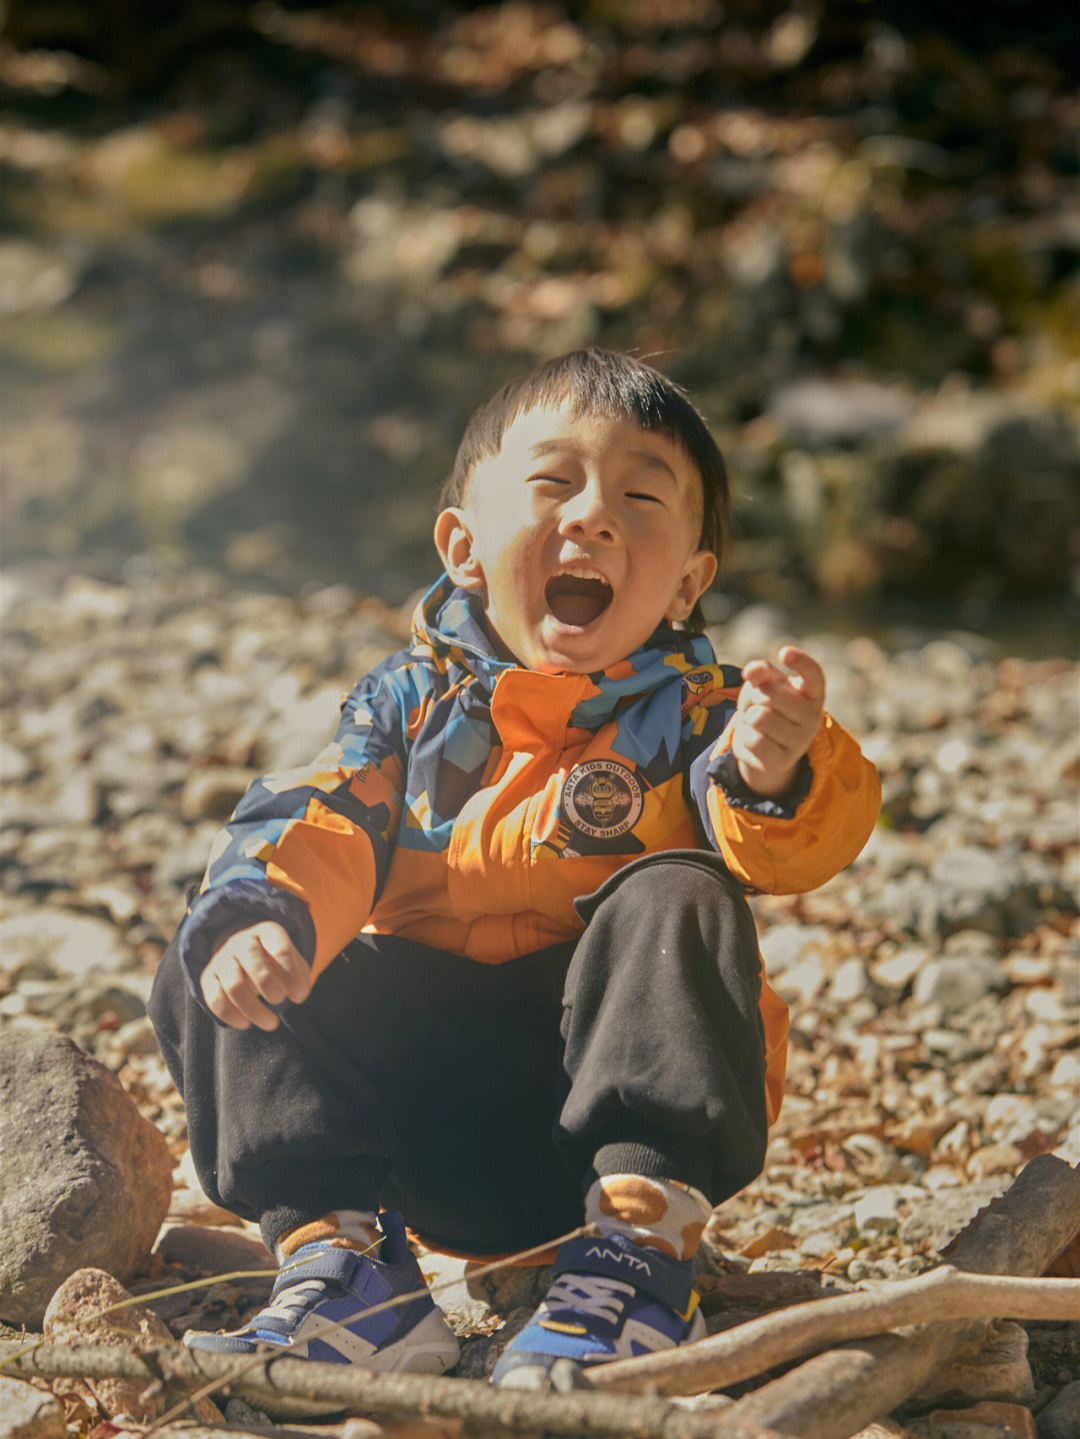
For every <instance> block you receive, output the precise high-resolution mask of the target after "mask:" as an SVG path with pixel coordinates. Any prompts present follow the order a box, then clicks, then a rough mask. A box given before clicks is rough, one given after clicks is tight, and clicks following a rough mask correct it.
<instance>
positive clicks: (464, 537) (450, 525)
mask: <svg viewBox="0 0 1080 1439" xmlns="http://www.w3.org/2000/svg"><path fill="white" fill-rule="evenodd" d="M435 548H436V549H437V550H438V552H439V558H440V559H441V560H442V562H443V568H444V569H445V570H446V573H447V574H448V575H449V576H450V578H451V579H452V580H453V582H454V584H455V585H457V586H458V587H459V588H460V589H463V590H478V589H481V588H482V587H483V584H484V571H483V568H482V566H481V564H480V557H479V556H478V555H477V554H476V552H475V550H474V547H473V535H472V530H471V529H470V528H469V522H468V520H467V519H466V517H465V511H464V510H459V509H448V510H443V511H441V513H440V514H439V517H438V519H437V520H436V521H435Z"/></svg>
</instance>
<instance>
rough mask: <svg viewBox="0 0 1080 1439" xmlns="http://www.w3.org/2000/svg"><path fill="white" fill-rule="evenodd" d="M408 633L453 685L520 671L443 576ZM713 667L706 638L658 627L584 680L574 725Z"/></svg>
mask: <svg viewBox="0 0 1080 1439" xmlns="http://www.w3.org/2000/svg"><path fill="white" fill-rule="evenodd" d="M412 634H413V638H412V650H413V652H414V653H415V654H417V656H418V657H424V658H427V659H429V660H430V661H431V662H433V663H434V665H435V666H436V668H437V669H439V670H440V671H442V672H444V673H446V674H447V675H448V677H449V678H450V679H451V681H452V682H458V683H460V682H463V681H464V680H466V679H467V678H468V677H469V676H472V677H474V678H475V679H477V680H479V681H480V682H481V683H482V684H483V685H484V687H485V688H487V689H489V690H491V689H494V687H495V684H496V683H497V681H498V680H499V679H500V678H501V677H502V676H503V675H506V674H509V673H511V672H513V671H519V672H520V671H521V669H522V667H521V666H520V665H519V664H518V662H517V660H515V659H514V657H513V656H512V655H510V654H509V653H508V652H507V651H506V650H505V649H503V648H502V647H501V646H500V645H498V644H497V643H496V641H495V640H494V638H493V636H492V634H491V632H490V630H489V629H488V627H487V624H486V622H485V619H484V611H483V607H482V605H481V603H480V599H479V596H478V595H476V594H474V593H473V592H471V591H469V590H462V589H457V588H455V586H454V584H453V582H452V581H451V580H450V578H449V577H448V576H447V575H445V574H444V575H442V576H441V577H440V578H439V579H438V580H437V581H436V583H435V584H434V585H432V587H431V589H430V590H428V592H427V594H426V595H424V596H423V598H422V599H421V601H420V603H419V604H418V605H417V607H416V610H415V613H414V614H413V620H412ZM715 663H716V656H715V654H714V652H713V648H712V645H711V644H710V643H709V641H708V640H707V639H706V638H705V636H704V635H691V634H687V633H685V631H681V630H675V629H672V627H671V626H670V625H669V624H666V623H663V624H660V625H658V626H657V628H656V629H655V630H654V631H653V633H652V634H651V635H650V636H649V638H648V639H647V640H646V641H645V643H644V645H642V647H641V648H640V649H638V650H635V651H634V653H633V654H631V655H628V656H627V657H626V658H625V659H624V660H621V661H620V662H619V663H618V664H617V665H613V666H612V668H611V669H609V670H600V671H598V672H597V673H595V674H590V675H589V676H588V679H589V681H590V693H589V694H588V695H586V697H585V698H584V699H582V700H581V701H580V702H579V703H578V704H577V705H576V706H575V709H574V712H573V720H572V722H573V723H574V724H576V725H580V727H581V728H584V729H592V728H595V726H596V725H598V724H601V723H603V722H604V721H605V720H606V719H607V718H609V717H610V715H611V713H612V712H613V711H614V709H615V707H616V706H617V705H618V704H619V703H620V702H621V701H624V700H626V699H630V698H634V697H637V696H639V695H642V694H648V693H650V692H651V691H653V690H656V689H659V688H660V687H661V686H662V685H666V684H668V683H669V682H670V681H671V679H672V677H673V675H681V674H686V673H688V672H690V671H691V670H694V669H697V668H699V667H700V666H702V665H710V664H715ZM552 678H553V679H555V680H557V679H558V678H560V677H559V676H552ZM564 678H565V679H566V681H567V683H568V684H572V685H574V686H575V687H576V686H578V685H580V683H581V679H582V676H581V675H577V674H567V675H566V676H565V677H564Z"/></svg>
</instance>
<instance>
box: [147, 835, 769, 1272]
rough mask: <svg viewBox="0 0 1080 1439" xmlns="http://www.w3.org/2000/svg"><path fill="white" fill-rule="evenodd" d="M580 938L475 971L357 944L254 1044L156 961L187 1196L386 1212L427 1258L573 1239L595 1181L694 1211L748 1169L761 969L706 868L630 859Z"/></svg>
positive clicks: (590, 900) (402, 942) (728, 891)
mask: <svg viewBox="0 0 1080 1439" xmlns="http://www.w3.org/2000/svg"><path fill="white" fill-rule="evenodd" d="M578 909H579V912H580V914H581V916H582V918H583V919H584V921H585V930H584V933H583V934H582V935H581V936H580V937H579V938H578V939H577V940H573V941H569V942H567V943H565V944H559V945H555V946H553V947H551V948H548V949H543V950H539V951H537V952H535V953H533V954H527V955H523V956H521V957H520V958H517V959H511V960H508V961H507V962H506V963H504V964H497V965H491V964H478V963H477V962H476V961H474V960H469V959H464V958H462V957H460V956H458V955H455V954H450V953H447V952H445V951H442V950H438V949H433V948H431V947H429V946H427V945H422V944H418V943H415V942H414V941H412V940H406V939H400V938H396V937H394V936H387V935H362V936H360V937H359V938H358V939H356V940H355V941H354V942H353V943H352V944H351V945H349V946H348V948H347V949H345V950H344V951H343V953H342V954H341V955H340V956H339V957H338V958H337V959H336V960H335V961H334V963H333V964H332V965H330V966H329V968H328V969H327V970H325V971H324V973H323V974H321V975H320V976H319V978H318V980H317V981H316V983H315V985H314V987H313V989H312V992H311V994H310V995H309V997H308V998H307V999H306V1000H305V1001H304V1002H303V1004H300V1005H294V1004H291V1003H289V1002H286V1003H284V1004H282V1005H281V1006H279V1008H278V1013H279V1014H280V1017H281V1024H280V1026H279V1027H278V1029H276V1030H274V1031H272V1032H269V1033H268V1032H266V1031H263V1030H259V1029H255V1028H250V1029H246V1030H238V1029H230V1028H227V1027H226V1026H224V1025H222V1024H219V1023H218V1022H217V1021H216V1020H215V1019H213V1018H212V1017H211V1015H210V1014H209V1013H208V1012H207V1011H206V1010H205V1009H204V1008H203V1007H202V1006H201V1005H200V1004H199V1003H198V1002H197V1001H196V1000H195V999H194V997H193V996H192V994H191V991H190V989H189V987H188V985H187V983H186V981H185V977H184V975H183V972H182V970H181V968H180V965H179V962H178V959H177V955H176V949H175V945H173V946H170V948H169V949H168V950H167V951H166V953H165V955H164V957H163V959H162V962H161V966H160V969H159V971H158V975H157V978H156V980H155V984H154V990H153V995H152V997H151V1001H150V1017H151V1019H152V1021H153V1024H154V1028H155V1030H156V1031H157V1035H158V1040H159V1042H160V1044H161V1048H162V1052H163V1054H164V1056H165V1060H166V1063H167V1064H168V1066H169V1071H170V1073H171V1074H172V1076H173V1078H174V1080H175V1081H176V1085H177V1087H178V1089H179V1090H180V1093H181V1094H182V1095H183V1098H184V1102H185V1105H186V1108H187V1116H188V1132H189V1140H190V1145H191V1150H192V1156H193V1159H194V1163H195V1168H196V1171H197V1173H198V1175H199V1179H200V1182H201V1183H202V1186H203V1188H204V1190H205V1191H206V1193H207V1195H208V1196H209V1197H210V1198H211V1199H214V1200H216V1201H217V1202H218V1203H220V1204H223V1205H224V1206H225V1207H226V1208H228V1209H231V1210H233V1211H234V1212H236V1213H238V1214H240V1215H242V1216H244V1217H247V1218H252V1219H257V1220H258V1221H259V1222H260V1223H261V1225H262V1231H263V1236H264V1238H265V1239H266V1241H267V1243H268V1244H270V1245H273V1243H274V1242H275V1241H276V1240H277V1238H278V1237H279V1235H280V1234H281V1233H282V1232H283V1231H284V1230H285V1229H287V1228H291V1227H293V1226H294V1225H297V1224H301V1223H303V1222H305V1221H306V1220H309V1219H313V1218H316V1217H318V1216H319V1215H321V1214H325V1213H326V1212H327V1211H328V1210H331V1209H375V1208H378V1207H379V1205H380V1204H381V1205H382V1207H384V1208H388V1209H399V1210H401V1212H402V1213H403V1214H404V1216H405V1219H406V1222H407V1223H408V1224H409V1225H411V1226H412V1228H414V1229H415V1230H416V1231H417V1232H418V1233H419V1234H421V1235H422V1236H423V1237H424V1238H425V1239H427V1240H428V1241H429V1242H431V1243H433V1244H436V1245H442V1246H445V1247H447V1248H452V1249H460V1250H465V1251H467V1252H472V1253H477V1254H483V1253H499V1252H507V1251H510V1250H514V1249H519V1248H525V1247H528V1246H531V1245H534V1244H540V1243H543V1242H544V1241H545V1240H547V1239H549V1238H553V1237H555V1236H557V1235H559V1234H561V1233H564V1232H565V1231H566V1230H568V1229H571V1228H573V1227H575V1226H576V1225H578V1224H580V1223H581V1219H582V1196H583V1194H584V1192H585V1190H586V1189H587V1188H588V1187H589V1185H590V1184H591V1183H592V1181H593V1180H594V1179H595V1178H596V1176H597V1175H598V1174H614V1173H624V1172H631V1173H637V1174H647V1175H651V1176H654V1177H665V1178H669V1179H679V1180H682V1181H684V1182H686V1183H689V1184H692V1185H694V1186H695V1187H696V1188H698V1189H701V1190H702V1191H703V1192H704V1193H705V1194H706V1195H707V1196H708V1198H709V1199H710V1200H711V1201H712V1202H713V1203H719V1202H720V1201H721V1200H722V1199H725V1198H727V1197H728V1196H729V1195H730V1194H733V1193H734V1192H735V1191H736V1190H737V1189H739V1188H741V1187H742V1186H743V1185H744V1184H746V1183H748V1182H749V1181H750V1180H751V1179H753V1178H754V1177H755V1176H756V1175H757V1174H758V1173H760V1170H761V1166H762V1163H763V1161H764V1155H765V1142H766V1119H765V1051H764V1037H763V1030H762V1022H761V1016H760V1013H759V1010H758V997H759V993H760V960H759V957H758V948H757V938H756V934H755V931H754V924H753V919H752V917H751V915H750V911H749V908H748V906H747V904H746V901H745V899H744V898H743V896H742V893H741V891H740V889H739V886H738V885H737V884H736V882H735V881H734V880H733V879H732V877H731V876H730V875H729V873H728V872H727V870H726V869H725V867H724V865H723V863H722V862H721V861H720V860H719V859H718V858H717V857H716V856H715V855H712V854H710V853H705V852H698V851H692V850H678V851H667V852H663V853H660V854H655V855H649V856H646V857H645V858H643V859H639V860H635V861H633V862H632V863H630V864H629V865H627V866H626V867H625V868H623V869H621V870H619V871H618V872H617V873H616V874H615V875H613V876H612V877H611V878H610V879H608V880H607V881H606V882H605V883H604V884H603V885H602V886H601V888H600V889H598V890H597V891H596V892H595V893H594V894H591V895H588V896H587V897H585V898H584V899H582V900H580V901H579V902H578Z"/></svg>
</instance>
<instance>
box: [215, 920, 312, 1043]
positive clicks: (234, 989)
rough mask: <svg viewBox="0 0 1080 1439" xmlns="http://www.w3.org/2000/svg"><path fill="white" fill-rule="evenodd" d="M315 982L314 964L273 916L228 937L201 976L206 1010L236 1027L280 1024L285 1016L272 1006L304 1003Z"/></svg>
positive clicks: (230, 1025) (232, 1027) (268, 1028)
mask: <svg viewBox="0 0 1080 1439" xmlns="http://www.w3.org/2000/svg"><path fill="white" fill-rule="evenodd" d="M311 985H312V978H311V966H310V965H309V964H308V962H307V960H306V959H304V957H303V955H302V954H301V953H300V951H299V950H298V949H297V948H296V946H295V945H294V944H293V942H292V940H291V939H290V938H289V936H288V934H287V932H286V931H285V930H284V929H283V928H282V927H281V925H280V924H276V923H275V922H274V921H273V920H270V919H265V920H261V921H260V922H259V923H258V924H252V925H249V926H248V927H247V929H240V930H237V932H236V933H235V934H230V935H228V936H227V937H226V938H225V939H223V940H222V941H221V943H220V944H219V945H218V947H217V949H215V950H214V953H213V956H212V958H211V960H210V963H209V964H208V965H207V966H206V968H205V969H204V970H203V972H202V974H201V975H200V976H199V988H200V989H201V990H202V995H203V999H205V1001H206V1007H207V1009H209V1010H210V1013H211V1014H213V1015H215V1016H216V1017H217V1018H218V1019H220V1020H221V1022H222V1024H227V1025H229V1027H230V1028H231V1029H248V1028H249V1027H250V1026H251V1025H254V1026H255V1027H256V1029H267V1030H270V1029H277V1027H278V1024H279V1023H280V1021H279V1019H278V1017H277V1015H276V1014H275V1013H274V1011H273V1010H272V1009H269V1008H268V1007H267V1006H268V1005H271V1004H280V1003H281V1002H282V1000H284V999H291V1000H292V1002H293V1003H294V1004H300V1003H302V1001H303V1000H305V999H307V997H308V995H309V994H310V993H311Z"/></svg>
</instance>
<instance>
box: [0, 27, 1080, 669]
mask: <svg viewBox="0 0 1080 1439" xmlns="http://www.w3.org/2000/svg"><path fill="white" fill-rule="evenodd" d="M3 24H4V27H5V39H4V40H3V42H2V44H0V93H2V95H3V101H4V110H3V115H2V117H0V213H2V214H3V216H4V219H3V221H2V222H0V396H2V400H0V403H2V406H3V439H2V441H0V463H2V466H3V472H4V484H5V500H4V520H5V524H4V533H5V537H4V558H5V562H6V563H7V564H8V565H12V564H22V563H24V562H28V561H40V560H42V559H43V558H44V559H50V560H52V561H54V562H56V564H57V565H58V566H59V567H60V568H61V569H62V570H63V569H68V568H71V569H74V568H78V569H79V570H80V571H82V572H85V571H88V570H89V571H91V572H93V573H95V574H97V575H98V576H99V577H100V578H102V579H105V580H110V579H111V580H116V579H118V578H120V577H121V576H122V575H123V574H124V573H125V567H126V566H128V565H130V563H131V562H132V557H135V556H146V555H150V556H152V557H154V556H156V557H158V558H159V559H162V560H163V561H166V562H170V563H171V562H174V561H176V560H177V559H179V560H180V561H181V562H182V563H187V562H189V561H193V562H196V563H199V564H201V565H206V566H209V567H211V568H214V569H216V570H218V571H219V572H221V573H224V574H226V575H227V576H229V577H230V578H231V579H232V580H233V581H234V582H236V581H244V580H252V581H255V582H257V583H258V584H259V585H267V584H269V585H271V586H277V587H280V588H283V589H295V588H297V587H298V586H303V585H305V584H308V583H316V584H321V585H325V584H329V583H334V582H346V583H348V584H350V585H351V586H353V587H354V588H356V589H358V590H360V591H365V592H369V593H375V594H378V595H379V596H381V597H382V598H383V599H385V600H387V601H388V602H390V603H391V604H399V603H402V602H403V601H404V600H405V599H406V598H407V597H408V596H409V595H410V594H411V593H412V592H413V591H414V590H415V589H416V588H417V587H419V586H420V585H422V584H424V583H426V582H427V581H428V580H429V579H430V578H431V577H432V576H433V563H432V550H431V545H430V522H431V517H432V506H433V497H434V495H435V493H436V490H437V487H438V484H439V482H440V480H441V478H442V476H443V475H444V473H445V472H446V470H447V468H448V466H449V464H450V462H451V459H452V456H453V452H454V449H455V447H456V443H457V440H458V438H459V436H460V433H461V429H462V426H463V424H464V422H465V419H466V417H467V415H468V413H469V411H470V410H471V408H472V407H473V405H474V404H475V403H476V402H478V401H479V400H480V399H482V398H484V397H485V396H486V395H487V393H489V392H490V390H491V389H492V388H493V387H494V386H495V385H496V384H498V383H500V382H501V381H502V380H503V379H504V378H506V377H507V375H508V374H510V373H514V372H517V371H519V370H523V369H524V368H526V367H527V366H528V365H529V364H531V363H532V362H534V361H535V360H537V359H539V358H542V357H544V356H547V355H550V354H553V353H556V352H559V351H562V350H565V349H567V348H570V347H574V346H577V345H583V344H593V343H597V344H604V345H609V346H614V347H623V348H628V349H631V350H633V351H635V352H637V353H639V354H642V355H644V356H646V357H648V358H650V359H652V360H654V361H655V362H656V363H657V364H658V365H659V366H660V367H661V368H663V369H665V370H666V371H668V372H669V373H670V374H672V375H673V376H674V377H675V378H676V379H677V380H679V381H680V382H682V383H684V384H685V385H686V386H687V387H688V388H689V389H690V390H691V392H692V393H693V395H694V396H695V398H696V399H697V400H698V402H699V404H700V406H701V408H702V409H703V411H704V413H705V414H706V416H707V418H708V419H709V420H710V422H711V423H712V424H713V426H714V427H715V429H716V432H717V434H718V436H719V437H720V439H721V442H722V444H723V446H724V448H725V450H726V452H727V454H728V457H729V460H730V463H731V467H732V471H733V476H734V486H735V491H736V495H737V521H738V536H737V541H736V544H735V547H734V551H733V554H732V556H731V558H730V563H729V565H728V569H727V579H726V581H725V582H724V585H723V593H722V595H720V596H717V597H715V598H714V600H713V618H714V619H717V620H725V619H728V618H730V617H731V616H732V615H733V614H734V613H737V612H738V611H739V610H740V609H741V608H742V607H743V606H745V605H746V604H747V603H748V602H750V601H765V602H768V603H770V604H773V605H778V606H780V607H781V608H782V609H784V610H785V611H786V612H788V613H793V612H799V613H803V614H805V613H808V612H809V611H810V610H816V611H818V612H821V613H825V614H827V615H828V617H829V618H830V621H836V620H837V619H838V618H842V617H843V616H845V615H846V616H849V617H850V623H851V625H852V627H855V628H866V627H867V626H869V625H871V624H872V623H874V617H875V616H877V615H882V616H889V617H891V618H893V619H895V618H896V617H897V616H900V617H907V616H915V615H917V616H918V617H919V619H920V621H927V622H933V620H934V619H935V617H937V618H938V619H939V620H940V621H941V622H943V623H945V624H952V623H954V622H956V621H957V620H959V621H960V622H961V623H963V624H964V625H965V626H966V627H968V628H970V629H975V630H978V629H982V630H986V631H995V630H996V631H1000V630H1001V629H1002V628H1003V627H1005V626H1008V625H1012V626H1013V627H1014V628H1019V630H1021V631H1022V632H1023V635H1024V642H1025V643H1026V644H1028V645H1030V646H1031V647H1033V648H1035V649H1036V650H1039V651H1040V652H1043V653H1053V652H1055V651H1056V650H1060V648H1061V646H1062V644H1063V643H1065V644H1068V645H1070V646H1071V645H1072V644H1073V643H1074V641H1072V640H1069V639H1067V637H1068V636H1069V635H1070V634H1071V633H1075V624H1076V619H1077V617H1078V616H1077V611H1078V607H1080V595H1078V589H1080V584H1078V579H1077V575H1078V569H1080V438H1078V434H1080V429H1078V415H1080V262H1078V259H1080V99H1078V98H1077V95H1078V91H1077V87H1076V77H1077V71H1078V68H1080V22H1078V21H1077V20H1076V19H1075V18H1074V17H1073V16H1072V14H1071V7H1068V6H1053V7H1031V6H1023V5H1020V4H1019V3H1016V0H990V3H986V4H983V5H982V6H980V7H979V8H978V10H977V11H976V12H972V13H971V14H970V15H964V14H961V13H959V12H957V11H956V10H955V9H954V8H949V7H941V6H934V5H930V4H926V3H909V4H905V5H903V6H901V5H899V4H895V3H887V4H882V5H874V6H868V5H863V4H857V3H848V4H839V5H828V6H824V5H815V4H812V3H811V4H804V3H796V0H779V3H775V0H774V3H751V0H730V3H727V4H723V5H721V4H719V3H716V0H653V3H650V4H648V5H644V4H638V3H628V4H627V3H618V4H616V3H613V0H593V3H590V4H569V3H557V0H552V3H540V0H536V3H531V0H518V3H508V4H502V5H494V6H469V5H457V6H455V5H450V4H442V3H435V0H431V3H420V0H417V3H408V4H398V5H385V4H383V5H380V4H368V5H343V6H330V5H319V4H295V3H287V4H280V3H274V0H264V3H260V4H254V5H249V4H239V3H237V4H219V5H212V6H207V5H203V4H194V3H183V0H172V3H168V4H160V5H155V6H152V7H150V6H142V5H138V4H137V3H135V0H112V3H110V4H104V3H102V4H97V5H95V4H85V5H76V4H73V3H69V0H55V3H50V0H32V3H31V0H10V3H9V4H8V5H7V7H6V9H5V12H4V20H3Z"/></svg>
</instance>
